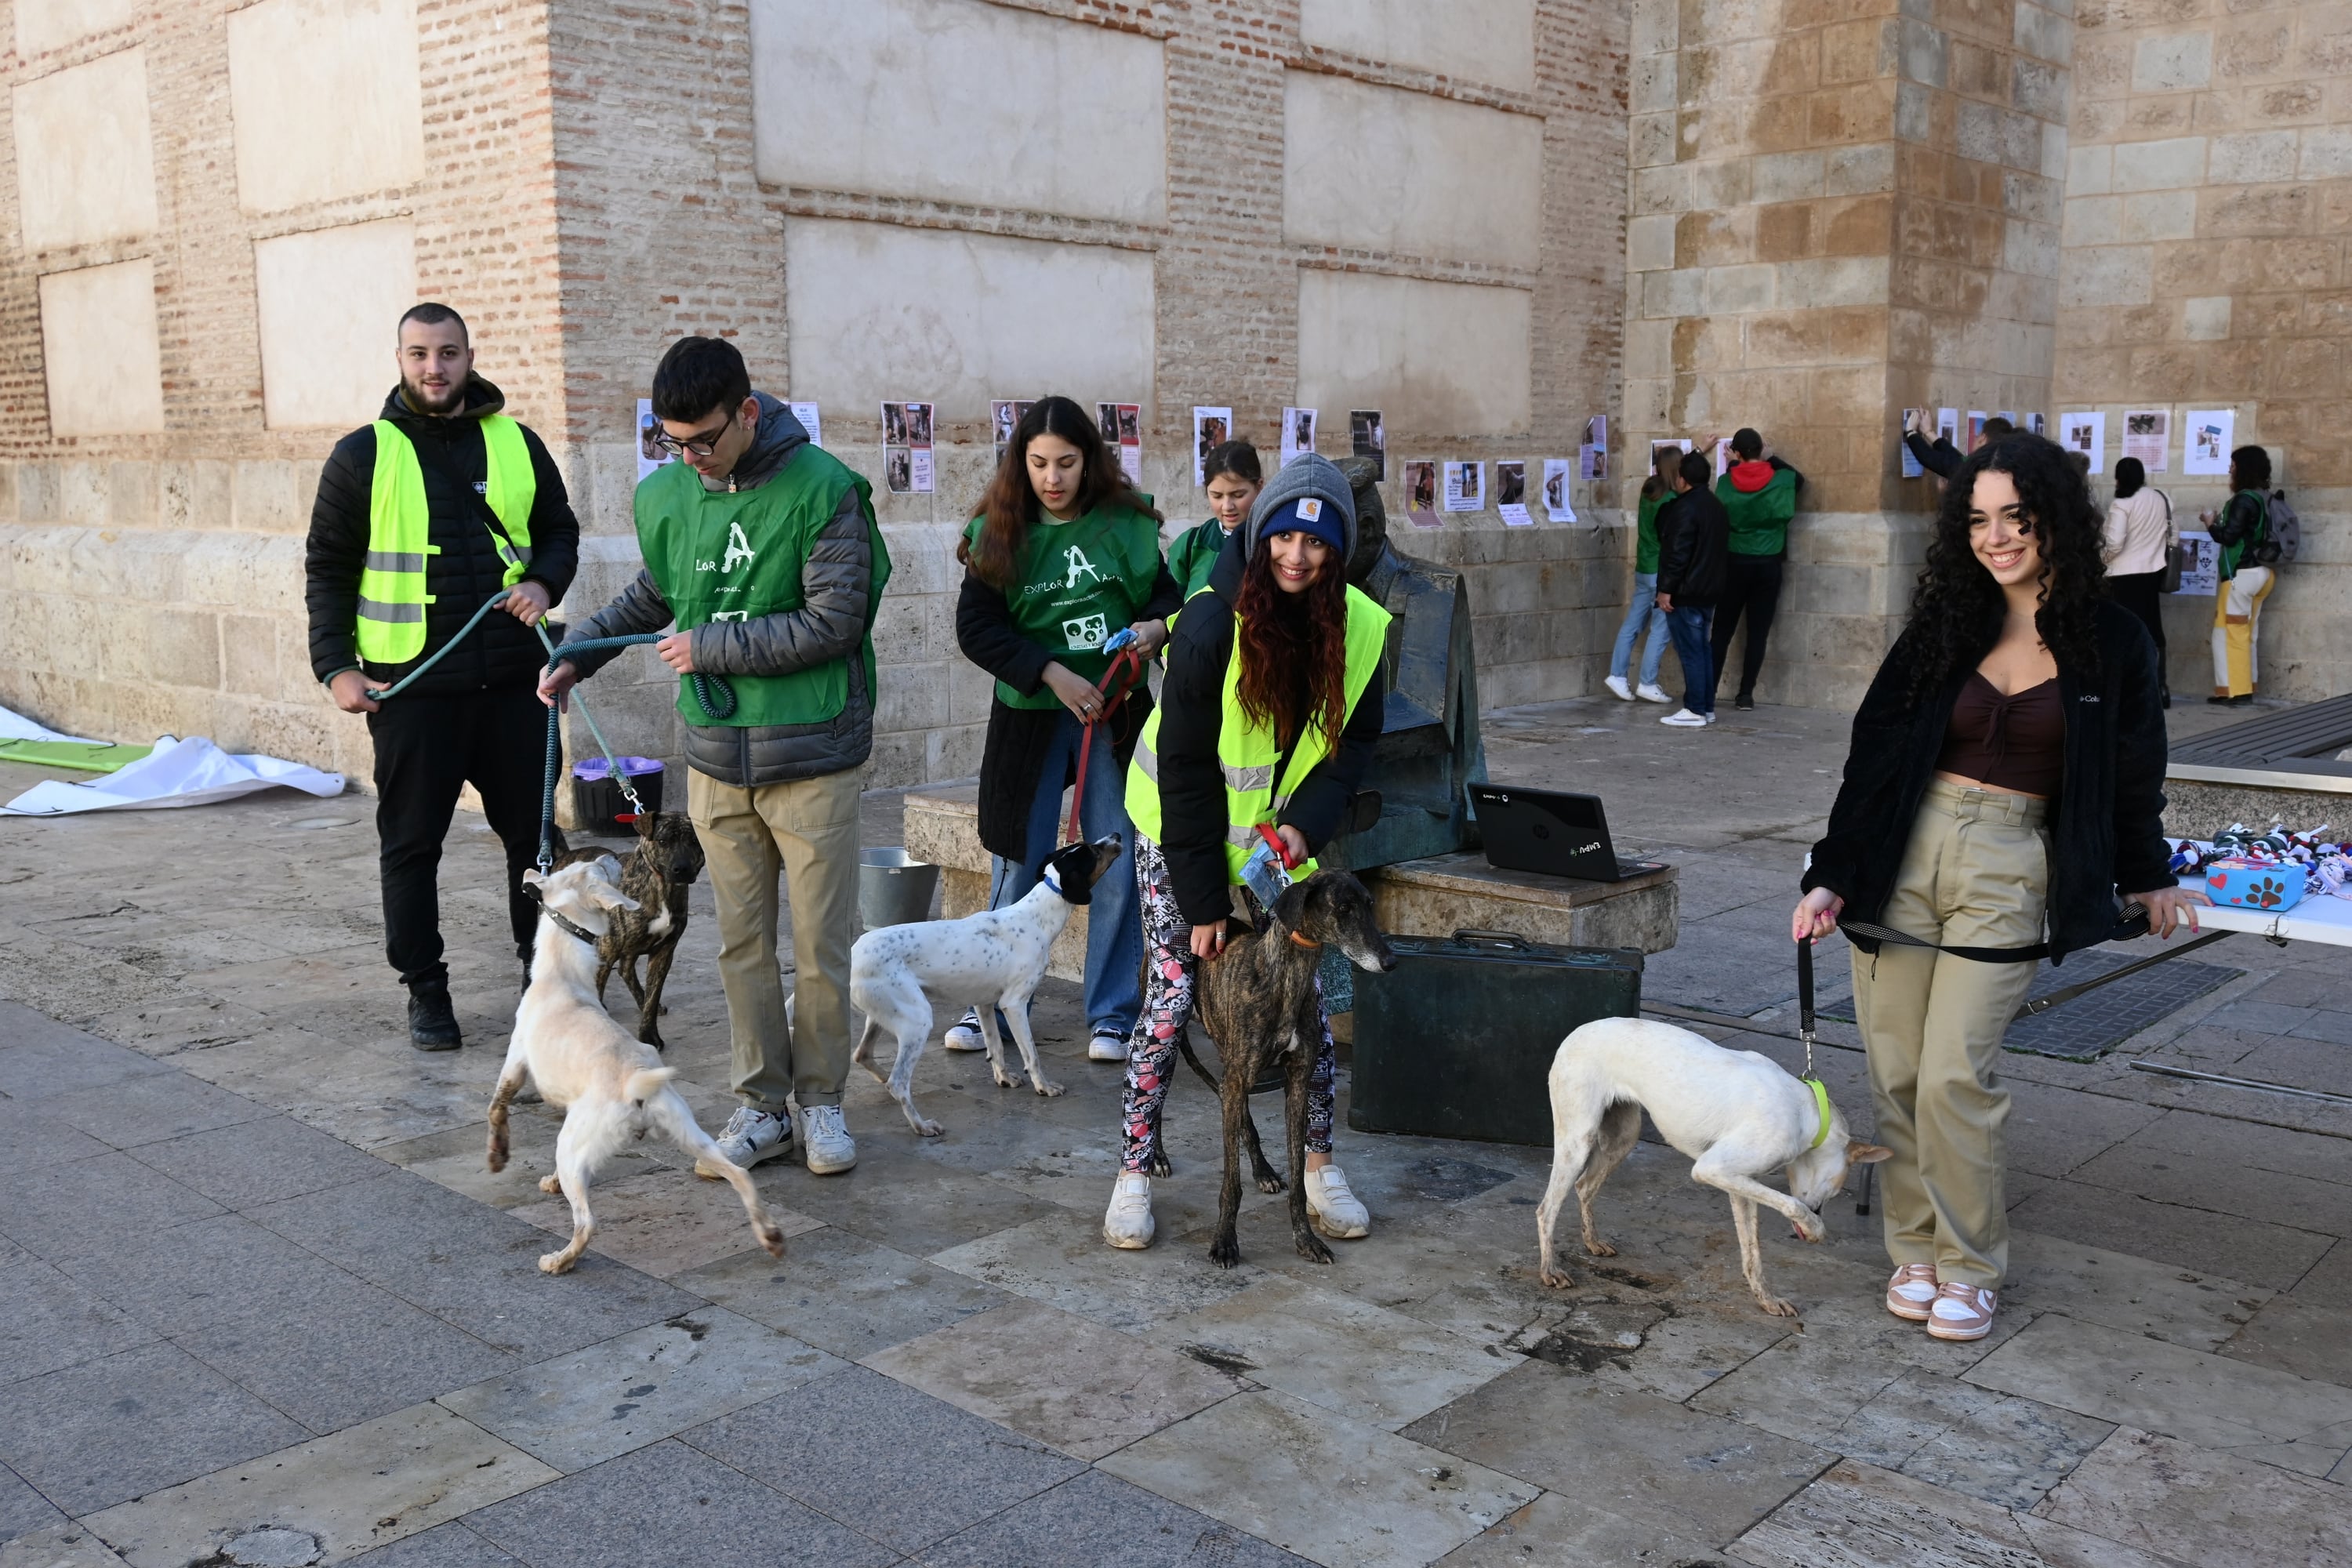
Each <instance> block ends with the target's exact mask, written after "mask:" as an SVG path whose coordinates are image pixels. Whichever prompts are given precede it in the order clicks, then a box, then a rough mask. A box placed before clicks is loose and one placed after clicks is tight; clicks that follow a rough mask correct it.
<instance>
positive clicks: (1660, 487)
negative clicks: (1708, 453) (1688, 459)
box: [1642, 447, 1683, 500]
mask: <svg viewBox="0 0 2352 1568" xmlns="http://www.w3.org/2000/svg"><path fill="white" fill-rule="evenodd" d="M1682 460H1683V453H1682V448H1681V447H1659V448H1658V449H1657V450H1656V451H1654V452H1652V453H1651V454H1650V477H1649V478H1648V479H1643V481H1642V499H1643V500H1657V499H1658V498H1659V497H1661V496H1670V495H1672V494H1674V493H1675V482H1674V480H1673V479H1670V478H1668V477H1667V476H1668V475H1670V474H1671V473H1673V472H1674V470H1675V468H1678V467H1679V466H1680V465H1681V463H1682Z"/></svg>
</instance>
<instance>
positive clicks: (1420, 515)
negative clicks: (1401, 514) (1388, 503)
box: [1404, 458, 1437, 528]
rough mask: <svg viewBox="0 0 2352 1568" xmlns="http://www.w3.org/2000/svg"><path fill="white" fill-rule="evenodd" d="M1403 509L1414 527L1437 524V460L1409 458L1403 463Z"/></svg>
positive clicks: (1427, 526)
mask: <svg viewBox="0 0 2352 1568" xmlns="http://www.w3.org/2000/svg"><path fill="white" fill-rule="evenodd" d="M1404 510H1405V515H1406V516H1407V517H1409V518H1411V519H1412V521H1413V526H1414V527H1416V528H1435V527H1436V526H1437V462H1436V460H1435V459H1434V458H1407V459H1406V460H1405V465H1404Z"/></svg>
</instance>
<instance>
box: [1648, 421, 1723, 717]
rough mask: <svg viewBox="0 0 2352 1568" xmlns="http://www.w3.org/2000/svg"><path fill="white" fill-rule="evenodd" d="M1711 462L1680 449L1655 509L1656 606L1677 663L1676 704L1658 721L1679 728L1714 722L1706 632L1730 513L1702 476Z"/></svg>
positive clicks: (1708, 475) (1719, 587) (1710, 471)
mask: <svg viewBox="0 0 2352 1568" xmlns="http://www.w3.org/2000/svg"><path fill="white" fill-rule="evenodd" d="M1714 475H1715V465H1714V464H1712V463H1710V462H1708V461H1707V459H1706V458H1705V457H1704V456H1702V455H1701V454H1699V453H1697V452H1685V453H1684V454H1683V461H1682V467H1681V468H1678V469H1676V470H1675V477H1674V486H1675V499H1674V500H1670V501H1668V502H1667V503H1666V504H1665V505H1664V506H1663V507H1661V508H1659V509H1658V608H1660V609H1661V610H1664V612H1665V613H1666V631H1667V632H1668V634H1669V635H1671V636H1672V637H1674V639H1675V658H1676V660H1678V661H1679V662H1680V663H1681V665H1682V667H1683V705H1682V706H1681V707H1680V708H1677V709H1675V710H1674V711H1673V712H1671V713H1669V714H1667V715H1666V716H1665V717H1664V718H1663V719H1661V720H1659V721H1658V722H1659V723H1661V724H1672V725H1674V726H1675V728H1676V729H1680V730H1696V729H1703V728H1705V727H1706V725H1709V724H1712V723H1714V722H1715V666H1714V663H1713V658H1714V656H1713V653H1712V652H1711V650H1710V649H1709V647H1708V646H1707V638H1708V636H1709V633H1710V631H1711V629H1712V625H1713V622H1714V619H1715V605H1716V601H1717V600H1718V599H1720V598H1722V596H1723V589H1724V584H1725V580H1726V579H1727V577H1728V576H1729V575H1730V571H1731V568H1730V563H1729V558H1730V553H1731V514H1730V513H1729V512H1727V511H1726V510H1724V508H1723V503H1722V502H1721V501H1719V500H1716V499H1715V497H1714V495H1713V494H1711V493H1710V492H1709V491H1708V489H1707V488H1706V485H1707V480H1708V479H1712V478H1713V477H1714Z"/></svg>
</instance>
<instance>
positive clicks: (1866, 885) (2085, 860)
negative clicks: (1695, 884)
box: [1804, 603, 2173, 963]
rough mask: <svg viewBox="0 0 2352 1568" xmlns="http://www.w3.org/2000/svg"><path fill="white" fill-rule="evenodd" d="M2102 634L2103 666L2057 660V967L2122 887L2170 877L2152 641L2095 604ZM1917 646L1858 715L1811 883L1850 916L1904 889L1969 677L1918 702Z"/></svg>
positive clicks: (2106, 928)
mask: <svg viewBox="0 0 2352 1568" xmlns="http://www.w3.org/2000/svg"><path fill="white" fill-rule="evenodd" d="M2096 632H2097V637H2098V659H2099V664H2098V668H2096V669H2095V670H2084V669H2080V668H2074V667H2073V666H2070V665H2069V664H2068V663H2067V662H2066V661H2065V660H2064V659H2061V660H2059V662H2058V694H2059V698H2060V700H2062V701H2063V703H2064V704H2065V709H2066V773H2065V781H2064V782H2063V784H2060V786H2059V792H2058V798H2057V799H2056V800H2055V801H2054V802H2053V803H2052V809H2051V815H2050V820H2049V828H2050V834H2051V840H2052V853H2051V864H2050V914H2049V921H2050V929H2049V935H2050V961H2051V962H2052V963H2057V962H2058V961H2059V959H2060V958H2061V957H2063V955H2064V954H2066V953H2069V952H2074V951H2075V950H2076V949H2078V948H2084V947H2092V946H2095V945H2096V944H2098V943H2099V942H2105V940H2106V939H2107V935H2108V933H2109V932H2110V931H2113V930H2114V928H2115V923H2116V915H2117V914H2118V912H2119V901H2118V900H2117V898H2116V894H2117V893H2118V892H2119V891H2120V892H2123V893H2145V892H2153V891H2155V890H2156V889H2159V888H2169V887H2171V886H2172V885H2173V879H2172V872H2171V870H2170V868H2169V864H2168V853H2167V851H2166V848H2165V844H2164V763H2165V752H2166V746H2165V736H2164V709H2163V706H2162V704H2161V701H2160V700H2159V698H2158V692H2159V690H2160V689H2161V688H2160V686H2159V684H2158V679H2157V668H2156V644H2155V643H2154V642H2153V641H2151V640H2150V639H2149V637H2148V635H2147V627H2146V626H2142V625H2140V623H2139V618H2138V617H2137V616H2134V615H2133V614H2132V613H2131V612H2130V611H2128V610H2126V609H2124V608H2123V607H2122V606H2121V605H2116V604H2113V603H2102V604H2101V605H2099V606H2098V618H2097V621H2096ZM1916 651H1917V650H1916V644H1915V643H1914V642H1913V640H1912V639H1911V638H1910V637H1903V638H1900V639H1898V640H1897V641H1896V643H1895V647H1893V648H1892V649H1890V650H1889V651H1888V653H1887V655H1886V659H1885V662H1884V663H1883V664H1881V665H1880V666H1879V667H1878V676H1877V679H1874V680H1873V681H1872V682H1871V683H1870V691H1869V693H1868V695H1866V696H1864V698H1863V700H1862V708H1861V710H1860V711H1859V712H1857V713H1855V714H1854V716H1853V746H1852V748H1851V749H1850V750H1849V751H1848V752H1847V753H1846V762H1845V782H1844V783H1843V784H1841V785H1840V786H1839V788H1838V795H1837V804H1836V805H1834V806H1832V807H1831V808H1830V825H1829V833H1828V835H1827V836H1826V837H1823V838H1822V841H1821V842H1820V843H1818V844H1816V845H1814V846H1813V860H1812V864H1811V866H1810V867H1809V868H1807V869H1806V871H1805V877H1804V885H1805V888H1806V889H1807V890H1808V891H1810V890H1811V889H1814V888H1827V889H1829V890H1830V891H1832V892H1833V893H1835V894H1837V895H1838V896H1839V897H1840V898H1842V899H1843V900H1845V909H1844V910H1843V914H1844V915H1845V916H1846V917H1848V918H1850V919H1853V920H1858V921H1869V922H1872V923H1878V922H1879V921H1880V920H1881V917H1882V916H1883V915H1884V913H1885V909H1886V900H1887V899H1888V898H1889V897H1890V896H1891V895H1892V894H1893V892H1894V890H1895V876H1896V874H1897V873H1898V872H1899V871H1900V870H1901V868H1902V865H1903V852H1904V849H1905V848H1906V847H1907V846H1908V845H1909V843H1910V841H1911V827H1912V824H1913V822H1914V821H1915V820H1916V818H1917V817H1918V815H1919V803H1920V802H1921V801H1922V800H1923V799H1925V798H1926V797H1927V784H1928V782H1929V781H1930V780H1931V779H1933V778H1934V777H1935V774H1936V760H1937V757H1938V756H1940V755H1941V754H1942V752H1943V749H1944V731H1945V728H1946V727H1947V726H1948V724H1949V723H1950V722H1951V717H1952V704H1953V702H1954V701H1955V700H1958V697H1959V694H1960V688H1962V687H1963V686H1966V685H1967V684H1968V680H1969V675H1970V673H1972V672H1971V671H1970V670H1968V669H1963V670H1960V671H1958V672H1957V673H1956V674H1954V675H1952V676H1950V677H1948V679H1946V680H1945V682H1944V684H1943V688H1942V689H1941V690H1939V691H1938V692H1937V693H1936V694H1935V696H1934V697H1933V698H1931V699H1930V700H1926V701H1923V702H1918V703H1913V702H1911V701H1909V700H1907V698H1906V693H1907V692H1908V691H1909V690H1910V688H1911V677H1912V672H1913V670H1914V668H1916V665H1915V662H1914V661H1915V659H1916ZM1913 934H1914V935H1924V934H1926V933H1924V932H1914V933H1913ZM1851 940H1852V941H1853V943H1854V945H1855V946H1857V947H1859V948H1861V949H1863V950H1864V952H1876V951H1877V943H1875V942H1869V941H1866V940H1864V939H1862V938H1858V937H1857V938H1853V939H1851Z"/></svg>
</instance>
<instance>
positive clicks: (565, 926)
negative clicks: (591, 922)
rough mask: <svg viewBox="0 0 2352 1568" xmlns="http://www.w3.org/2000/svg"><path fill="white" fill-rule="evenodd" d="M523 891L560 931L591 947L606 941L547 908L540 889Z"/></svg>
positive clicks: (595, 933)
mask: <svg viewBox="0 0 2352 1568" xmlns="http://www.w3.org/2000/svg"><path fill="white" fill-rule="evenodd" d="M523 890H524V891H525V892H527V893H529V894H530V901H531V902H532V903H534V904H537V905H538V906H539V912H540V913H541V914H543V915H545V916H546V917H547V918H548V919H549V920H551V921H554V922H555V923H556V926H557V927H558V929H560V930H562V931H569V932H571V933H572V935H573V936H576V937H578V938H579V939H580V940H581V941H582V942H586V943H587V944H588V945H589V946H590V947H594V946H595V945H596V944H597V943H599V942H603V941H604V937H603V936H601V935H599V934H598V933H597V932H595V931H590V930H589V929H588V928H587V927H585V926H583V925H577V924H575V923H573V922H572V921H570V920H567V919H566V918H565V917H563V916H562V915H560V914H558V913H557V912H556V911H555V910H551V909H549V908H548V907H547V900H545V899H543V898H541V897H540V893H539V889H537V888H525V889H523Z"/></svg>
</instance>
